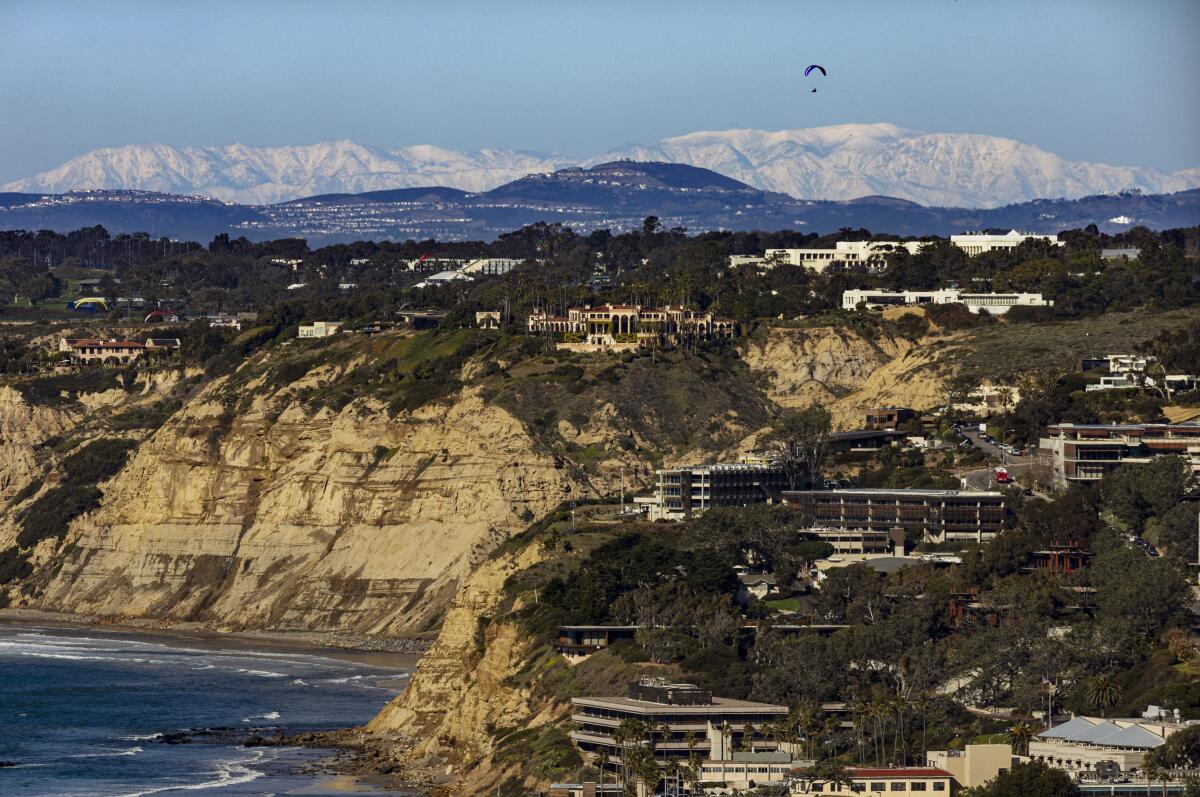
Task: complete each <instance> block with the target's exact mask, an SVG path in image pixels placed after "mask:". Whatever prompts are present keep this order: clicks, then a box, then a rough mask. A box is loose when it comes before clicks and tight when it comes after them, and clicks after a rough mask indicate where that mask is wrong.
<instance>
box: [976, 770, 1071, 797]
mask: <svg viewBox="0 0 1200 797" xmlns="http://www.w3.org/2000/svg"><path fill="white" fill-rule="evenodd" d="M1078 794H1079V789H1077V788H1076V787H1075V783H1074V782H1073V781H1072V780H1071V776H1070V775H1068V774H1067V773H1066V772H1063V771H1062V770H1061V769H1051V768H1050V767H1049V766H1047V765H1046V764H1044V763H1042V762H1041V761H1031V762H1029V763H1027V764H1017V765H1016V766H1014V767H1013V768H1012V769H1011V770H1009V771H1008V772H1001V773H1000V774H999V775H997V776H996V777H994V778H992V779H991V780H989V781H988V782H987V783H985V784H984V785H983V786H980V787H979V788H977V789H973V790H972V792H971V797H1077V795H1078Z"/></svg>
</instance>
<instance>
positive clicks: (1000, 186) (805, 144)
mask: <svg viewBox="0 0 1200 797" xmlns="http://www.w3.org/2000/svg"><path fill="white" fill-rule="evenodd" d="M621 159H632V160H637V161H654V162H671V163H683V164H687V165H691V166H698V167H702V168H706V169H711V170H713V171H715V172H718V173H719V174H723V175H725V176H727V177H732V178H734V179H737V180H740V181H742V182H744V183H747V184H748V185H750V186H753V187H755V188H758V189H761V190H764V191H774V192H779V193H783V194H788V195H790V196H792V197H796V198H800V199H825V200H851V199H855V198H858V197H863V196H871V195H882V196H892V197H897V198H900V199H907V200H909V201H912V202H919V203H921V204H926V205H937V206H967V207H983V208H991V207H998V206H1001V205H1005V204H1012V203H1016V202H1027V201H1030V200H1033V199H1037V198H1041V197H1066V198H1077V197H1082V196H1088V195H1093V194H1100V193H1114V192H1119V191H1126V190H1140V191H1144V192H1146V193H1154V194H1158V193H1172V192H1177V191H1183V190H1186V189H1189V188H1196V187H1200V168H1197V169H1188V170H1186V171H1181V172H1175V173H1166V172H1161V171H1158V170H1155V169H1149V168H1141V167H1133V166H1108V165H1105V164H1098V163H1089V162H1086V161H1070V160H1066V159H1064V158H1061V157H1059V156H1058V155H1054V154H1052V153H1049V152H1046V151H1044V150H1041V149H1039V148H1037V147H1034V146H1031V145H1029V144H1023V143H1021V142H1019V141H1014V140H1012V139H1007V138H998V137H995V136H984V135H971V134H962V133H924V132H920V131H915V130H905V129H903V128H899V127H896V126H895V125H890V124H870V125H867V124H848V125H835V126H831V127H817V128H811V129H807V130H782V131H778V132H769V131H763V130H742V129H738V130H725V131H718V132H699V133H690V134H688V135H684V136H677V137H674V138H667V139H664V140H662V141H658V142H653V143H648V144H634V145H629V146H624V147H620V148H617V149H614V150H611V151H610V152H607V153H604V154H603V155H601V156H598V157H595V158H591V159H587V160H584V161H583V162H582V165H596V164H599V163H605V162H610V161H614V160H621ZM570 165H578V164H573V163H572V162H571V161H570V160H569V159H566V158H562V157H559V156H556V155H548V154H539V153H533V152H521V151H517V150H506V149H484V150H478V151H472V152H462V151H457V150H451V149H444V148H441V147H435V146H428V145H422V146H411V147H373V146H364V145H362V144H356V143H355V142H353V141H334V142H327V143H321V144H311V145H305V146H290V147H247V146H243V145H241V144H232V145H229V146H222V147H182V148H176V147H171V146H167V145H164V144H132V145H129V146H124V147H116V148H110V149H98V150H94V151H93V152H89V153H87V154H85V155H81V156H79V157H77V158H72V159H71V160H69V161H67V162H66V163H64V164H62V165H61V166H59V167H57V168H55V169H51V170H49V171H46V172H43V173H41V174H38V175H34V176H32V177H28V178H25V179H22V180H14V181H12V182H10V183H8V184H7V185H4V186H0V190H4V191H12V192H22V193H64V192H67V191H70V190H74V189H79V188H109V189H134V190H146V191H159V192H167V193H178V194H198V195H201V196H208V197H212V198H215V199H220V200H224V201H228V202H239V203H245V204H255V205H261V204H269V203H275V202H282V201H287V200H291V199H296V198H299V197H304V196H311V195H314V194H329V193H361V192H368V191H380V190H390V189H396V188H411V187H420V186H429V185H439V186H448V187H451V188H458V189H461V190H464V191H471V192H483V191H488V190H491V189H493V188H496V187H498V186H501V185H504V184H506V183H510V182H512V181H514V180H518V179H519V178H521V177H524V176H525V175H528V174H531V173H547V172H553V171H556V170H558V169H561V168H564V167H566V166H570Z"/></svg>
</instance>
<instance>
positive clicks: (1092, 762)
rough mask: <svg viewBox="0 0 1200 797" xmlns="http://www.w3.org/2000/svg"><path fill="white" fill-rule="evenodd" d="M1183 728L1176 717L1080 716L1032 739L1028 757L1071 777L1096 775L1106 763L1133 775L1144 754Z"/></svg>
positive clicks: (1144, 756)
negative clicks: (1071, 775)
mask: <svg viewBox="0 0 1200 797" xmlns="http://www.w3.org/2000/svg"><path fill="white" fill-rule="evenodd" d="M1147 713H1148V714H1155V713H1156V712H1152V711H1148V712H1147ZM1162 713H1165V712H1162ZM1185 727H1187V724H1186V723H1182V722H1180V721H1179V720H1178V717H1175V718H1173V719H1157V718H1156V719H1104V718H1101V717H1085V716H1083V715H1080V716H1077V717H1075V718H1074V719H1071V720H1069V721H1067V722H1064V723H1062V724H1061V725H1056V726H1055V727H1053V728H1050V729H1049V730H1047V731H1043V732H1042V733H1039V734H1038V735H1037V736H1035V737H1034V738H1033V740H1031V741H1030V742H1029V757H1030V758H1031V759H1033V760H1035V761H1044V762H1045V763H1047V764H1049V765H1050V766H1052V767H1056V768H1058V769H1064V770H1066V771H1068V772H1071V773H1073V774H1080V773H1087V772H1095V771H1096V769H1097V765H1098V764H1100V765H1102V764H1103V763H1104V762H1108V761H1111V762H1113V763H1115V764H1116V765H1117V767H1118V769H1119V771H1121V772H1129V771H1136V770H1138V769H1140V768H1141V766H1142V762H1143V761H1144V760H1145V758H1146V753H1148V752H1150V751H1151V750H1153V749H1154V748H1155V747H1159V746H1160V745H1163V744H1166V740H1167V737H1169V736H1170V735H1171V734H1172V733H1175V732H1176V731H1179V730H1182V729H1183V728H1185Z"/></svg>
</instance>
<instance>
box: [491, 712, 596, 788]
mask: <svg viewBox="0 0 1200 797" xmlns="http://www.w3.org/2000/svg"><path fill="white" fill-rule="evenodd" d="M498 735H499V741H498V743H497V750H496V760H497V761H501V762H504V763H507V764H517V765H522V766H523V767H524V770H525V771H526V773H528V774H536V775H537V776H539V777H541V778H546V779H551V778H553V776H555V775H561V774H564V773H566V772H568V771H573V770H574V769H575V768H577V767H579V766H582V764H583V758H582V757H581V756H580V755H579V751H578V750H576V749H575V746H574V745H573V744H572V743H571V739H570V737H569V736H567V733H566V731H564V730H563V729H562V728H560V727H558V726H556V725H540V726H538V727H536V728H526V729H524V730H520V731H516V732H514V733H507V734H506V733H503V732H501V733H500V734H498Z"/></svg>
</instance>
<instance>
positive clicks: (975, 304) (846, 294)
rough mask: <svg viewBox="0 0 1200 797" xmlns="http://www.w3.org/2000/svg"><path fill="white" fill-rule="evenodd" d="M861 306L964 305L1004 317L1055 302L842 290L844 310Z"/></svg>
mask: <svg viewBox="0 0 1200 797" xmlns="http://www.w3.org/2000/svg"><path fill="white" fill-rule="evenodd" d="M860 304H863V305H866V307H867V309H869V310H878V309H880V308H883V307H904V306H909V305H925V304H964V305H966V306H967V309H968V310H970V311H971V312H972V313H978V312H980V311H986V312H988V313H990V314H991V315H1004V314H1005V313H1007V312H1008V311H1009V310H1011V309H1012V308H1014V307H1053V306H1054V302H1053V301H1051V300H1049V299H1043V298H1042V295H1041V294H1040V293H967V292H965V291H960V290H956V289H954V288H944V289H942V290H936V291H884V290H871V289H855V290H849V291H842V309H843V310H855V309H857V308H858V306H859V305H860Z"/></svg>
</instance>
